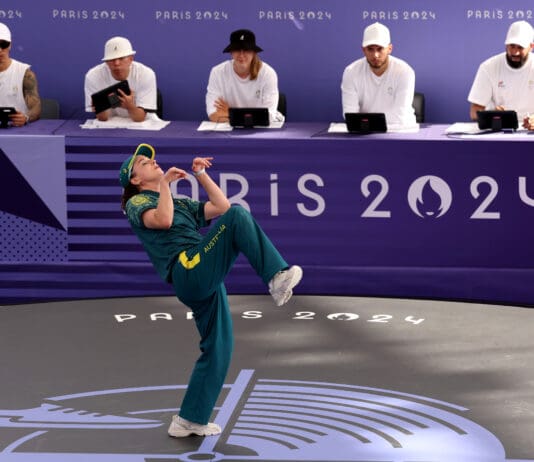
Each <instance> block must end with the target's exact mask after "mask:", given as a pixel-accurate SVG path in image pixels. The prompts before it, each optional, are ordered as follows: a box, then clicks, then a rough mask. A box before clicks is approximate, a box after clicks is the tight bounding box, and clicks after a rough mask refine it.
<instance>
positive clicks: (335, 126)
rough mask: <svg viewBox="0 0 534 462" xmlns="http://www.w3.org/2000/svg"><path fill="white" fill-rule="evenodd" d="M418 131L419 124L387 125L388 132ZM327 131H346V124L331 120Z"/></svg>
mask: <svg viewBox="0 0 534 462" xmlns="http://www.w3.org/2000/svg"><path fill="white" fill-rule="evenodd" d="M418 131H419V124H416V125H414V126H413V127H400V126H397V125H391V126H388V131H387V132H388V133H417V132H418ZM328 133H348V130H347V124H346V123H345V122H332V123H331V124H330V126H329V127H328Z"/></svg>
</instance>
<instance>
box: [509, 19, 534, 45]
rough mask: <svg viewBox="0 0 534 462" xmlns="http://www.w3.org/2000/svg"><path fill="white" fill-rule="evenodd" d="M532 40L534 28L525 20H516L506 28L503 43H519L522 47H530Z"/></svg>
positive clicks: (533, 40) (533, 38)
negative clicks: (506, 31)
mask: <svg viewBox="0 0 534 462" xmlns="http://www.w3.org/2000/svg"><path fill="white" fill-rule="evenodd" d="M532 42H534V30H533V29H532V26H531V25H530V24H529V23H528V22H526V21H516V22H514V23H512V24H511V25H510V27H509V28H508V33H507V34H506V40H505V41H504V44H505V45H519V46H520V47H522V48H530V45H531V44H532Z"/></svg>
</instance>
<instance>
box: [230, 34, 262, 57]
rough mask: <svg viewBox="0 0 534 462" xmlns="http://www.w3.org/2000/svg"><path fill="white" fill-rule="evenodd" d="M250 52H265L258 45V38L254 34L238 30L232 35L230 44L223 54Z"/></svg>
mask: <svg viewBox="0 0 534 462" xmlns="http://www.w3.org/2000/svg"><path fill="white" fill-rule="evenodd" d="M239 50H249V51H255V52H260V51H263V50H262V49H261V48H260V47H259V46H258V45H256V36H255V35H254V32H252V31H251V30H248V29H238V30H235V31H234V32H232V33H231V34H230V44H229V45H228V46H227V47H226V48H225V49H224V50H223V53H230V52H232V51H239Z"/></svg>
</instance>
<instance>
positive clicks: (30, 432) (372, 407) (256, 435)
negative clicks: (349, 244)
mask: <svg viewBox="0 0 534 462" xmlns="http://www.w3.org/2000/svg"><path fill="white" fill-rule="evenodd" d="M230 301H231V305H232V314H233V318H234V330H235V353H234V359H233V362H232V366H231V369H230V371H229V374H228V377H227V381H226V386H225V388H224V390H223V393H222V394H221V397H220V399H219V402H218V404H217V408H216V410H215V412H214V419H215V420H216V421H217V422H219V423H220V424H221V425H222V426H223V433H222V434H221V435H219V436H214V437H208V438H200V437H189V438H184V439H174V438H170V437H168V436H167V434H166V431H167V426H168V423H169V421H170V418H171V416H172V415H173V414H174V413H176V412H177V410H178V406H179V403H180V401H181V397H182V396H183V393H184V388H185V385H186V384H187V380H188V377H189V373H190V371H191V368H192V365H193V363H194V361H195V359H196V357H197V355H198V338H197V334H196V330H195V327H194V324H193V321H192V320H191V319H190V318H189V316H188V314H187V309H186V308H185V307H184V306H183V305H181V304H180V303H179V302H178V301H177V300H176V299H174V298H173V297H157V298H131V299H110V300H84V301H75V302H58V303H44V304H33V305H18V306H2V307H0V370H1V374H2V375H1V380H0V461H1V462H33V461H36V462H37V461H39V462H42V461H47V462H67V461H68V462H72V461H76V462H85V461H87V462H96V461H98V462H126V461H128V462H155V461H162V460H166V461H205V460H209V461H219V460H220V461H320V462H328V461H357V462H364V461H365V462H370V461H374V462H401V461H402V462H430V461H433V462H474V461H480V462H503V461H510V462H511V461H527V460H528V461H534V438H533V437H532V435H534V368H533V364H534V328H533V327H534V309H532V308H523V307H511V306H494V305H483V304H465V303H453V302H439V301H426V300H395V299H380V298H351V297H320V296H296V297H294V298H293V299H292V300H291V301H290V303H289V304H288V305H287V306H286V307H284V308H276V307H275V306H274V305H273V304H272V302H271V299H270V297H269V296H231V297H230Z"/></svg>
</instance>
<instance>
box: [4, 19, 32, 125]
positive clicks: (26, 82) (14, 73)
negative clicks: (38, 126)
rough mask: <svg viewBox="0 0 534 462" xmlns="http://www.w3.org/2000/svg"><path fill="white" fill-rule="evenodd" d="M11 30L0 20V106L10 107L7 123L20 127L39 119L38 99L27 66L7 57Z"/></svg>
mask: <svg viewBox="0 0 534 462" xmlns="http://www.w3.org/2000/svg"><path fill="white" fill-rule="evenodd" d="M10 51H11V31H10V30H9V28H8V27H7V26H6V25H5V24H3V23H0V107H13V108H15V113H13V114H10V115H9V118H10V121H11V125H14V126H16V127H20V126H23V125H26V124H27V123H29V122H33V121H34V120H37V119H39V117H40V116H41V99H40V98H39V92H38V90H37V79H36V77H35V74H34V73H33V71H32V70H30V65H29V64H25V63H21V62H20V61H17V60H15V59H13V58H11V57H10V56H9V52H10Z"/></svg>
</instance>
